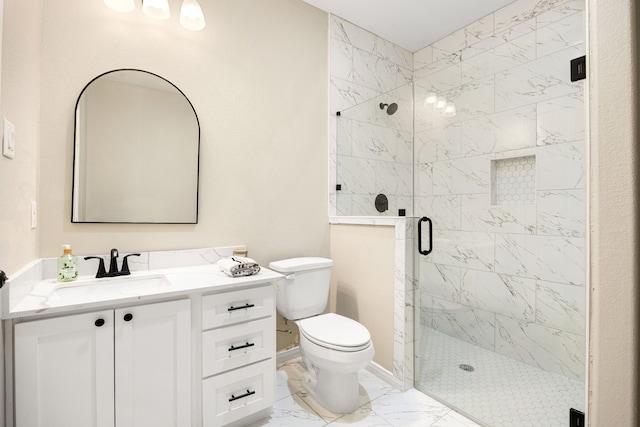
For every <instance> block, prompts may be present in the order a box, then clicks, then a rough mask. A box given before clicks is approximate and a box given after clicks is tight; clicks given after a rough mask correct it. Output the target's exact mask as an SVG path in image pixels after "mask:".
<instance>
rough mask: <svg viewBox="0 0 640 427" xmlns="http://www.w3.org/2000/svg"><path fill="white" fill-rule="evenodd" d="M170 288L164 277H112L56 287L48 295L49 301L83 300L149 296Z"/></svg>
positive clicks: (169, 283)
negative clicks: (122, 296)
mask: <svg viewBox="0 0 640 427" xmlns="http://www.w3.org/2000/svg"><path fill="white" fill-rule="evenodd" d="M169 286H171V282H170V281H168V280H167V278H166V277H164V276H160V275H158V276H145V277H126V276H125V277H114V278H108V279H95V280H89V281H83V282H74V283H73V284H69V285H67V284H64V285H60V286H58V287H56V288H55V289H54V291H53V292H52V293H51V294H50V296H49V299H50V300H52V299H53V300H56V299H59V298H60V299H65V300H69V299H73V300H76V299H84V298H91V297H97V298H101V297H109V296H112V295H113V296H116V295H132V296H135V295H140V294H149V293H153V292H157V291H160V290H162V288H167V287H169Z"/></svg>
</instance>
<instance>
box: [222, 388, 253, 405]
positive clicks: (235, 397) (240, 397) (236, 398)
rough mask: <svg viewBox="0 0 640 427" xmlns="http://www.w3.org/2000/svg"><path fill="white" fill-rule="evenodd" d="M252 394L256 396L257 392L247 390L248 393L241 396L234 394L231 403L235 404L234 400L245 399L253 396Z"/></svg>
mask: <svg viewBox="0 0 640 427" xmlns="http://www.w3.org/2000/svg"><path fill="white" fill-rule="evenodd" d="M252 394H256V392H255V391H249V390H247V392H246V393H245V394H241V395H240V396H234V395H233V394H232V395H231V399H229V402H233V401H234V400H238V399H242V398H243V397H247V396H251V395H252Z"/></svg>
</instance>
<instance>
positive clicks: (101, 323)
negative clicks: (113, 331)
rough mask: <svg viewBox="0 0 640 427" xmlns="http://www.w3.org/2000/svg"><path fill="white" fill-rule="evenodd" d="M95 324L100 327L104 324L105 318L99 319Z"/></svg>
mask: <svg viewBox="0 0 640 427" xmlns="http://www.w3.org/2000/svg"><path fill="white" fill-rule="evenodd" d="M94 324H95V325H96V326H97V327H98V328H99V327H100V326H103V325H104V319H98V320H96V322H95V323H94Z"/></svg>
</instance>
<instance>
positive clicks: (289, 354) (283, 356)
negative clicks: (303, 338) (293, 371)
mask: <svg viewBox="0 0 640 427" xmlns="http://www.w3.org/2000/svg"><path fill="white" fill-rule="evenodd" d="M296 357H300V349H299V348H298V347H297V346H296V347H293V348H290V349H288V350H282V351H279V352H277V353H276V363H282V362H286V361H288V360H291V359H295V358H296Z"/></svg>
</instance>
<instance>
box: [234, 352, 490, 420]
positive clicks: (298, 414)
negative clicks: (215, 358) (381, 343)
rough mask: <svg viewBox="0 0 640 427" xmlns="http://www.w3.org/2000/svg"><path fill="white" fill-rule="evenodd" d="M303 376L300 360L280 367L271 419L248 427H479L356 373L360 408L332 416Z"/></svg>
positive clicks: (432, 402)
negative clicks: (307, 387) (311, 392)
mask: <svg viewBox="0 0 640 427" xmlns="http://www.w3.org/2000/svg"><path fill="white" fill-rule="evenodd" d="M302 372H304V369H303V367H302V364H301V362H300V359H299V358H298V359H293V360H290V361H287V362H284V363H281V364H279V365H278V370H277V372H276V402H275V404H274V406H273V411H272V412H271V416H270V417H269V418H265V419H262V420H260V421H257V422H255V423H253V424H251V425H249V426H247V427H266V426H279V427H306V426H309V427H316V426H318V427H320V426H331V427H334V426H335V427H339V426H353V427H410V426H415V427H418V426H420V427H478V424H476V423H474V422H473V421H470V420H469V419H467V418H465V417H464V416H463V415H461V414H459V413H457V412H455V411H453V410H451V409H450V408H448V407H447V406H445V405H444V404H442V403H440V402H438V401H436V400H435V399H432V398H431V397H429V396H427V395H425V394H424V393H421V392H419V391H417V390H415V389H411V390H408V391H406V392H400V391H398V390H396V389H395V388H393V387H392V386H390V385H389V384H387V383H386V382H385V381H383V380H381V379H380V378H378V377H376V376H375V375H373V374H371V373H370V372H367V371H360V373H358V381H359V383H360V403H361V406H360V407H359V408H358V409H356V410H355V411H354V412H353V413H351V414H334V413H331V412H330V411H328V410H326V409H324V408H323V407H322V406H320V405H319V404H318V403H317V402H316V401H315V400H314V399H313V398H312V397H311V396H309V395H308V394H307V393H305V391H304V390H303V388H302V382H301V381H300V378H301V376H302Z"/></svg>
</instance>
